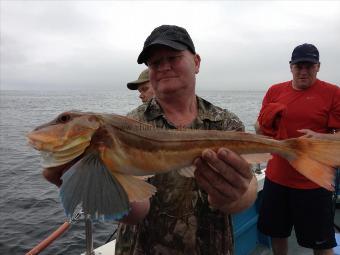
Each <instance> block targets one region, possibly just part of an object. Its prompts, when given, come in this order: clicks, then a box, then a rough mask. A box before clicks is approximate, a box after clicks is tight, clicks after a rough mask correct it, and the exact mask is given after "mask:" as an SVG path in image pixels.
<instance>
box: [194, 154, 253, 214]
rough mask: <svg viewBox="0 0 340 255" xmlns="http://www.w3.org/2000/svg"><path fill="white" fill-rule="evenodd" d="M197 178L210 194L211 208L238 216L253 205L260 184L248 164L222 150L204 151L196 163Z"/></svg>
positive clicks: (237, 156)
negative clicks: (238, 213)
mask: <svg viewBox="0 0 340 255" xmlns="http://www.w3.org/2000/svg"><path fill="white" fill-rule="evenodd" d="M194 163H195V165H196V167H197V169H196V171H195V178H196V180H197V183H198V184H199V186H200V187H201V188H202V189H204V190H205V191H206V192H207V193H208V199H209V203H210V205H211V206H213V207H215V208H217V209H219V210H221V211H223V212H226V213H236V212H239V211H242V210H244V209H246V208H248V207H249V206H251V205H252V204H253V202H254V201H255V199H256V196H257V180H256V178H255V177H254V175H253V173H252V171H251V169H250V166H249V164H248V163H247V162H246V161H245V160H244V159H243V158H241V157H240V156H239V155H237V154H236V153H234V152H232V151H230V150H228V149H225V148H221V149H219V150H218V152H217V153H215V152H214V151H212V150H205V151H203V153H202V157H200V158H198V159H197V160H196V161H195V162H194Z"/></svg>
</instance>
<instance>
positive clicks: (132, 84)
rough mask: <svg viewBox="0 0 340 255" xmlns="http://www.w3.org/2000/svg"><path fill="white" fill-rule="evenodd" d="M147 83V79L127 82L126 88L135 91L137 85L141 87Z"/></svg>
mask: <svg viewBox="0 0 340 255" xmlns="http://www.w3.org/2000/svg"><path fill="white" fill-rule="evenodd" d="M148 81H149V79H142V80H136V81H132V82H129V83H128V84H126V86H127V87H128V89H131V90H137V89H138V86H139V85H141V84H142V83H145V82H148Z"/></svg>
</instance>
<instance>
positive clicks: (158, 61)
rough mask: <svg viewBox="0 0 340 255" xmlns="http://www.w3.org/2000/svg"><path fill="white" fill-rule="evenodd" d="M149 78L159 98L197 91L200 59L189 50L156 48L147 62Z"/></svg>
mask: <svg viewBox="0 0 340 255" xmlns="http://www.w3.org/2000/svg"><path fill="white" fill-rule="evenodd" d="M147 64H148V67H149V77H150V81H151V84H152V86H153V89H154V91H155V94H156V95H157V97H162V96H164V95H169V94H170V93H174V92H176V93H180V92H181V91H183V92H184V91H185V90H186V91H189V90H193V91H194V90H195V74H197V73H198V72H199V66H200V57H199V55H197V54H196V55H194V54H192V53H191V52H190V51H188V50H184V51H178V50H174V49H172V48H169V47H165V46H159V47H157V46H155V48H153V49H152V52H151V54H150V57H149V58H148V60H147Z"/></svg>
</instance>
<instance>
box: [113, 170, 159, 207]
mask: <svg viewBox="0 0 340 255" xmlns="http://www.w3.org/2000/svg"><path fill="white" fill-rule="evenodd" d="M112 174H113V175H114V177H115V178H116V179H117V180H118V181H119V183H120V184H121V185H122V186H123V188H124V190H125V191H126V193H127V195H128V197H129V201H130V202H140V201H143V200H146V199H149V198H150V197H151V196H152V195H154V194H155V193H156V188H155V186H153V185H151V184H149V183H147V182H145V181H144V180H143V179H144V178H141V177H140V176H132V175H125V174H119V173H112Z"/></svg>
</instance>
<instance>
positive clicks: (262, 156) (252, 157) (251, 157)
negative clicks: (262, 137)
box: [241, 153, 272, 164]
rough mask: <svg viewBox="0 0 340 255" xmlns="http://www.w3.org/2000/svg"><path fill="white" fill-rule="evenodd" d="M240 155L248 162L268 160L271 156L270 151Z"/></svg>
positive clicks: (258, 162)
mask: <svg viewBox="0 0 340 255" xmlns="http://www.w3.org/2000/svg"><path fill="white" fill-rule="evenodd" d="M241 157H242V158H244V159H245V160H246V161H247V162H248V163H249V164H260V163H264V162H268V161H269V160H270V159H271V158H272V155H271V154H270V153H257V154H241Z"/></svg>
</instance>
